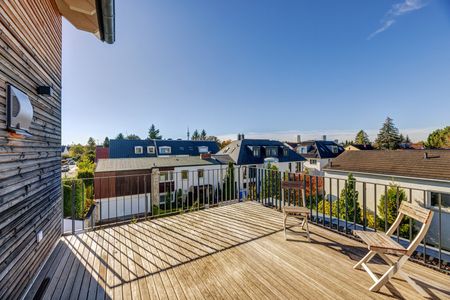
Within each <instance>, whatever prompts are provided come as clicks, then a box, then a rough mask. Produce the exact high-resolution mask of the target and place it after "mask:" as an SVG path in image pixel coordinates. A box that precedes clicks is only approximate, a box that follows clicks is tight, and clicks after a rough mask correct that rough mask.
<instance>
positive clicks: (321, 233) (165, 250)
mask: <svg viewBox="0 0 450 300" xmlns="http://www.w3.org/2000/svg"><path fill="white" fill-rule="evenodd" d="M281 229H282V215H281V213H279V212H277V211H275V210H273V209H270V208H265V207H263V206H261V205H259V204H257V203H253V202H244V203H238V204H232V205H228V206H222V207H218V208H211V209H208V210H202V211H197V212H192V213H186V214H182V215H177V216H172V217H166V218H160V219H156V220H152V221H145V222H138V223H136V224H127V225H121V226H116V227H111V228H107V229H101V230H97V231H94V232H89V233H84V234H79V235H74V236H66V237H62V238H61V241H60V242H59V244H58V245H57V247H56V249H55V250H54V251H53V253H52V255H51V257H50V258H49V260H48V261H47V263H46V265H45V266H44V268H43V269H42V271H41V273H40V274H39V276H38V278H37V280H36V281H35V283H34V284H33V286H32V287H31V289H30V291H29V293H28V295H27V298H33V297H34V296H35V295H36V293H37V292H38V290H39V286H40V285H41V283H42V282H47V287H46V289H45V290H43V289H41V291H40V292H43V298H52V299H111V298H112V299H276V298H278V299H300V298H306V299H313V298H314V299H324V298H329V299H331V298H333V299H368V298H369V299H370V298H406V299H417V298H419V295H418V294H416V292H415V291H414V290H413V289H411V288H410V287H409V285H408V284H407V283H406V282H404V281H403V280H401V279H397V278H394V280H392V283H390V284H388V285H387V286H386V287H383V288H382V289H381V290H380V292H378V293H372V292H369V291H368V288H369V286H370V285H371V284H372V281H371V279H370V278H369V276H368V275H367V273H365V272H363V271H357V270H353V269H352V266H353V265H354V264H355V263H356V262H357V261H358V260H359V259H360V258H361V257H362V256H363V254H365V253H366V250H365V248H364V245H363V244H361V243H359V242H357V241H354V240H352V239H349V238H346V237H344V236H342V235H339V234H337V233H334V232H331V231H329V230H326V229H323V228H320V227H318V226H310V229H311V239H312V243H307V242H306V238H304V237H303V236H292V238H293V240H290V241H285V240H284V235H283V232H282V230H281ZM375 264H376V265H375V266H374V270H375V271H377V272H378V275H380V274H381V272H382V271H384V270H385V269H386V267H385V266H383V265H381V264H377V261H376V260H375ZM404 270H405V271H406V272H408V273H409V274H411V275H412V277H413V279H414V280H415V281H416V282H417V283H418V284H419V285H420V286H422V287H423V288H424V289H425V290H426V291H427V292H428V293H429V295H430V297H432V298H438V299H439V298H440V299H444V298H449V297H450V276H448V275H445V274H442V273H440V272H437V271H434V270H432V269H429V268H427V267H424V266H421V265H418V264H416V263H413V262H408V263H407V265H406V267H405V268H404ZM42 290H43V291H42ZM41 296H42V295H41Z"/></svg>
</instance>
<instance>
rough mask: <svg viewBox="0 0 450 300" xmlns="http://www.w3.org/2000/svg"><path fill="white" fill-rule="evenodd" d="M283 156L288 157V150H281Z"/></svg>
mask: <svg viewBox="0 0 450 300" xmlns="http://www.w3.org/2000/svg"><path fill="white" fill-rule="evenodd" d="M283 156H289V149H288V148H283Z"/></svg>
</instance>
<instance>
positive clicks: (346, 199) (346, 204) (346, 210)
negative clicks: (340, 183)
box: [325, 173, 361, 224]
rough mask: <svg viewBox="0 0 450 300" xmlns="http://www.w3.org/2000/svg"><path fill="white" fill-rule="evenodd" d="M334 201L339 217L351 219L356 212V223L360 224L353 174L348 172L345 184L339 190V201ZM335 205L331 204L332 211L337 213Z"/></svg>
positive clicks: (359, 209)
mask: <svg viewBox="0 0 450 300" xmlns="http://www.w3.org/2000/svg"><path fill="white" fill-rule="evenodd" d="M335 203H337V204H336V205H339V218H341V219H347V220H349V221H353V219H355V213H356V223H358V224H361V208H360V207H359V202H358V191H356V180H355V177H353V174H351V173H349V174H348V177H347V185H346V187H344V189H343V190H342V191H341V194H340V196H339V201H336V202H335ZM333 204H334V203H333ZM336 205H333V206H334V207H333V213H335V214H336V215H337V210H338V207H337V206H336ZM328 211H329V210H328ZM325 212H327V211H325Z"/></svg>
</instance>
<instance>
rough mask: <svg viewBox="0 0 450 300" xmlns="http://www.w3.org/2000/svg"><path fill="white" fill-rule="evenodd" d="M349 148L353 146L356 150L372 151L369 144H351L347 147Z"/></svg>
mask: <svg viewBox="0 0 450 300" xmlns="http://www.w3.org/2000/svg"><path fill="white" fill-rule="evenodd" d="M350 146H353V147H355V148H356V149H358V150H373V147H372V145H370V144H351V145H349V146H348V147H350Z"/></svg>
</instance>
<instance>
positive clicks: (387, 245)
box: [353, 201, 433, 296]
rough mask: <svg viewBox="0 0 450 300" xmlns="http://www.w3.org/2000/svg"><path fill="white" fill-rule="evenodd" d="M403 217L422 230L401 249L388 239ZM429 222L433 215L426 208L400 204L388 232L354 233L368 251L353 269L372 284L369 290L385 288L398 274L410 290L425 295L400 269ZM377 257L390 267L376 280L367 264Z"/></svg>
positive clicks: (424, 232)
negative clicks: (366, 274) (393, 255)
mask: <svg viewBox="0 0 450 300" xmlns="http://www.w3.org/2000/svg"><path fill="white" fill-rule="evenodd" d="M403 216H408V217H410V218H412V219H414V220H417V221H419V222H421V223H422V227H421V229H420V231H419V233H418V234H417V236H416V237H415V238H414V239H413V240H412V241H411V243H410V244H409V246H408V248H404V247H403V246H402V245H400V244H398V243H397V242H395V241H394V240H393V239H391V235H392V234H394V232H395V230H396V229H397V227H398V226H399V225H400V223H401V221H402V219H403ZM432 219H433V212H432V211H431V210H429V209H425V208H422V207H420V206H418V205H416V204H412V203H408V202H406V201H402V203H401V205H400V209H399V214H398V216H397V218H396V219H395V221H394V223H393V224H392V226H391V227H390V228H389V230H388V231H387V232H386V233H384V232H373V231H360V230H355V231H354V234H356V235H357V236H359V237H360V238H361V239H362V240H363V242H365V243H366V244H367V246H368V249H369V250H370V251H369V253H367V255H366V256H364V257H363V258H362V259H361V260H360V261H359V262H358V263H357V264H356V265H355V266H354V267H353V268H354V269H359V268H360V267H362V268H363V269H364V270H365V271H366V272H367V273H368V274H369V275H370V277H371V278H372V279H373V281H374V282H375V283H374V284H373V285H372V286H371V287H370V288H369V290H370V291H372V292H376V291H378V290H380V288H381V287H382V286H383V285H385V284H386V283H387V282H388V281H389V280H390V279H391V278H392V277H393V276H394V275H395V274H396V273H398V274H399V275H400V276H401V277H402V278H403V279H405V280H406V282H408V283H409V284H410V285H411V286H412V287H413V288H414V289H416V290H417V291H418V292H419V293H420V294H422V295H423V296H428V294H427V293H426V292H425V291H424V290H423V289H422V288H421V287H420V286H418V285H417V284H416V283H415V282H414V281H413V280H412V279H411V278H410V277H409V276H408V275H407V274H406V273H404V272H403V271H402V270H401V268H402V266H403V265H404V264H405V262H406V261H407V260H408V258H409V257H410V256H411V255H412V254H413V252H414V251H415V250H416V248H417V246H418V245H419V243H420V242H421V241H422V240H423V238H424V236H425V234H426V233H427V231H428V228H429V227H430V224H431V220H432ZM376 254H378V255H379V256H380V257H381V258H382V259H383V260H384V261H385V262H386V263H387V264H388V265H389V266H390V268H389V269H388V270H387V271H386V273H384V274H383V276H381V277H380V278H378V277H377V276H376V275H375V274H374V273H373V272H372V270H370V269H369V267H368V266H367V263H368V262H369V261H370V260H371V259H372V258H373V257H374V256H375V255H376ZM386 254H395V255H400V257H399V258H398V260H397V261H392V260H391V259H390V258H389V257H388V256H387V255H386Z"/></svg>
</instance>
